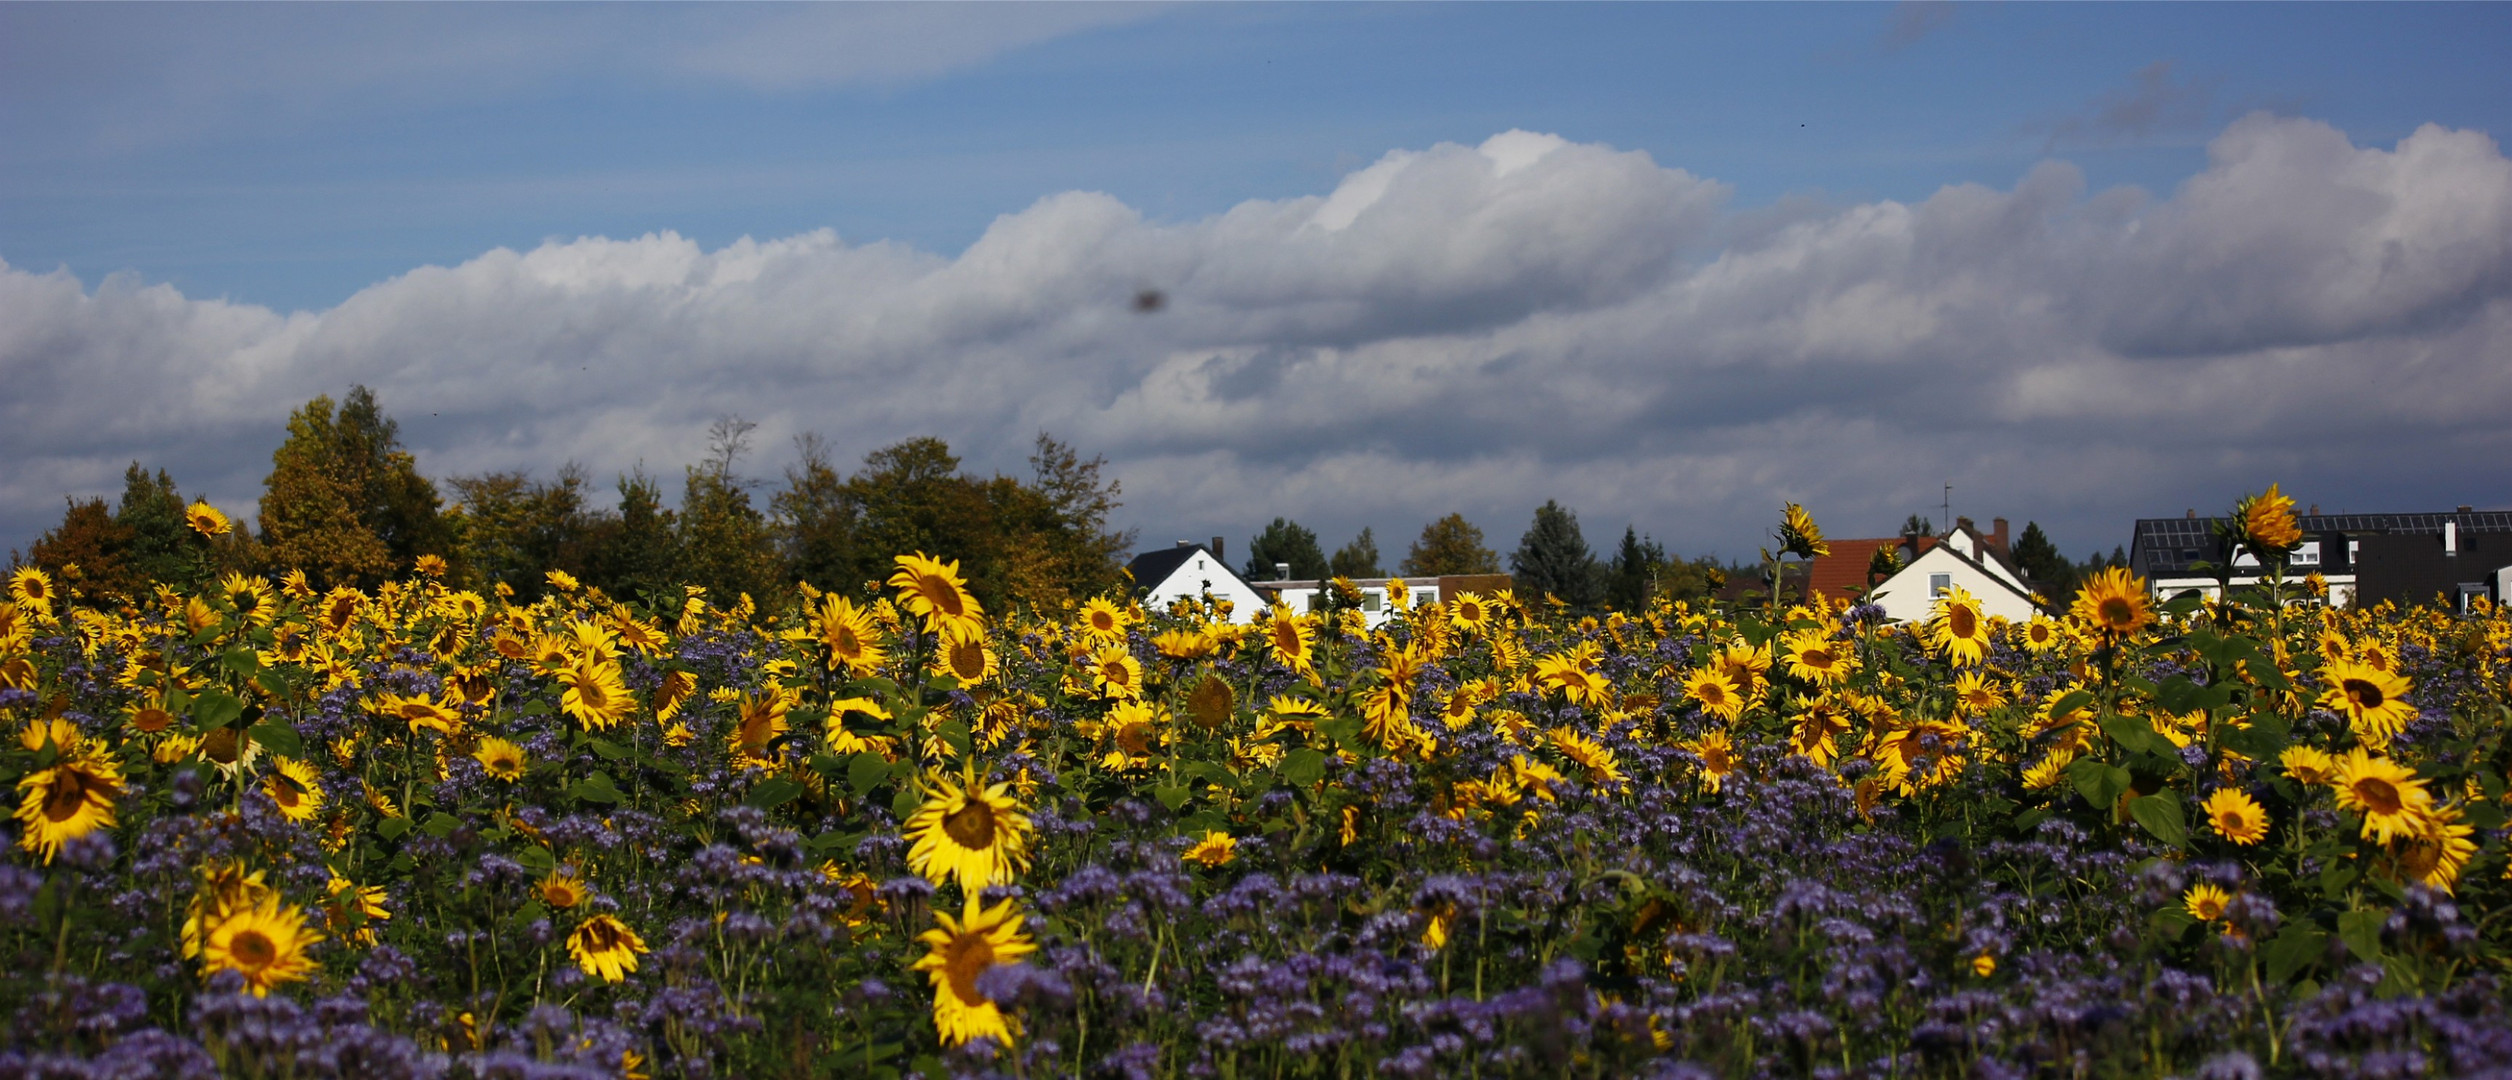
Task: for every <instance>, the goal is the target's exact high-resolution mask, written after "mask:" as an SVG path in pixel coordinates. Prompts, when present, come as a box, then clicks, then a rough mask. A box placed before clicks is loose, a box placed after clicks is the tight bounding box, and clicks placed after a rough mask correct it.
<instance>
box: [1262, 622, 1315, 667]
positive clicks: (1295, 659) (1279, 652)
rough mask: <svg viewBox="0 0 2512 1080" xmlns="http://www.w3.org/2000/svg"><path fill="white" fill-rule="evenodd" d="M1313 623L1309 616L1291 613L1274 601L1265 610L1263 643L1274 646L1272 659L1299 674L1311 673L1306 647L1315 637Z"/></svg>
mask: <svg viewBox="0 0 2512 1080" xmlns="http://www.w3.org/2000/svg"><path fill="white" fill-rule="evenodd" d="M1316 635H1317V629H1316V625H1315V624H1314V623H1313V622H1312V621H1311V620H1309V619H1307V618H1305V617H1303V616H1299V615H1293V614H1291V609H1290V608H1287V607H1284V606H1282V605H1280V604H1275V605H1274V606H1273V610H1271V611H1269V612H1266V613H1265V644H1266V645H1267V646H1269V647H1271V648H1272V649H1273V655H1274V659H1276V660H1279V661H1281V662H1282V666H1284V667H1287V668H1290V669H1291V670H1293V671H1296V672H1299V673H1300V674H1302V675H1308V676H1312V677H1313V676H1314V675H1315V674H1316V669H1314V668H1311V667H1310V666H1309V649H1310V645H1311V643H1312V642H1314V641H1315V640H1316Z"/></svg>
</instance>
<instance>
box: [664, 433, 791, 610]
mask: <svg viewBox="0 0 2512 1080" xmlns="http://www.w3.org/2000/svg"><path fill="white" fill-rule="evenodd" d="M757 426H758V425H756V424H752V423H751V422H749V421H747V420H743V419H741V418H739V417H725V418H723V419H720V420H717V421H716V422H715V426H714V428H713V429H712V430H710V431H709V432H708V433H707V442H708V454H707V460H706V461H704V462H702V463H700V464H696V465H692V466H689V468H688V479H687V483H686V486H685V487H683V489H682V494H681V498H680V550H681V556H682V570H683V571H684V573H685V574H686V576H687V579H688V583H689V584H692V585H699V586H703V587H705V588H706V589H707V592H708V600H709V602H711V603H714V604H719V605H723V606H727V607H729V606H731V605H732V604H734V603H735V602H737V598H738V597H740V596H742V595H743V594H748V595H749V596H750V597H752V598H753V599H755V600H759V601H762V602H767V601H771V600H772V599H773V598H774V597H775V595H776V594H775V593H774V592H773V591H771V590H774V589H776V588H777V587H778V586H779V585H780V584H781V583H780V582H778V581H777V580H776V570H777V563H776V548H775V542H774V539H773V537H771V536H770V535H769V532H768V521H767V515H765V514H762V513H760V512H759V509H758V508H757V507H755V506H752V505H751V504H750V489H749V485H748V484H747V483H746V482H745V481H743V480H742V478H741V477H740V476H739V475H737V474H735V473H734V472H733V466H734V464H735V463H737V462H738V461H739V460H740V458H741V455H742V454H743V453H745V452H747V451H748V450H749V448H750V432H751V430H752V429H753V428H755V427H757Z"/></svg>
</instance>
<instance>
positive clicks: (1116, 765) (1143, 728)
mask: <svg viewBox="0 0 2512 1080" xmlns="http://www.w3.org/2000/svg"><path fill="white" fill-rule="evenodd" d="M1162 719H1163V717H1162V715H1161V714H1160V713H1159V712H1157V711H1155V710H1153V709H1152V708H1151V707H1150V706H1148V705H1145V704H1143V703H1142V702H1139V701H1121V702H1118V703H1117V706H1116V707H1115V708H1113V709H1110V710H1108V717H1107V719H1106V720H1105V721H1103V722H1101V723H1100V725H1099V731H1100V734H1102V735H1105V736H1107V738H1108V741H1109V742H1110V743H1111V744H1113V745H1112V746H1111V748H1110V749H1109V750H1108V754H1107V756H1106V757H1105V758H1102V759H1101V760H1100V764H1101V765H1102V766H1103V767H1106V768H1110V769H1133V768H1143V767H1148V766H1149V765H1150V764H1151V752H1152V751H1153V750H1154V749H1156V748H1157V747H1159V746H1160V745H1161V744H1163V743H1165V742H1167V741H1168V739H1167V733H1166V732H1165V731H1164V730H1162V727H1163V725H1162V724H1161V720H1162Z"/></svg>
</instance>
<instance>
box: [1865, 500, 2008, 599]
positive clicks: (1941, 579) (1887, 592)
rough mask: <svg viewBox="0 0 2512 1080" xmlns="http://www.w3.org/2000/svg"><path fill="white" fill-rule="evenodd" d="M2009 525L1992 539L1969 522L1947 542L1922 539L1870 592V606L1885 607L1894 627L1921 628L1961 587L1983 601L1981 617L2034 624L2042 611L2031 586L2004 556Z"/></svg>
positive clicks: (1947, 536) (1956, 529)
mask: <svg viewBox="0 0 2512 1080" xmlns="http://www.w3.org/2000/svg"><path fill="white" fill-rule="evenodd" d="M2005 524H2006V523H2005V521H2004V520H2003V519H2001V520H2000V521H1999V522H1998V531H1997V535H1996V536H1995V537H1994V538H1992V537H1983V536H1981V535H1980V533H1979V532H1978V531H1977V530H1975V529H1973V528H1972V526H1971V522H1969V521H1968V520H1965V521H1961V522H1958V523H1956V524H1955V526H1954V528H1953V531H1951V532H1948V533H1946V534H1945V535H1944V536H1941V537H1935V538H1925V537H1923V538H1920V540H1919V541H1918V542H1917V544H1916V545H1915V546H1916V547H1917V548H1918V553H1917V554H1916V555H1913V556H1911V558H1910V561H1909V562H1908V563H1907V564H1905V565H1904V566H1903V567H1902V568H1901V569H1900V570H1899V571H1897V572H1896V573H1894V574H1893V576H1891V577H1888V578H1885V579H1884V580H1883V582H1882V583H1880V584H1878V585H1876V586H1875V587H1874V588H1873V589H1870V590H1868V592H1867V594H1866V599H1867V602H1868V603H1871V604H1875V605H1877V606H1879V607H1882V608H1883V609H1884V616H1885V617H1886V618H1888V619H1891V620H1893V621H1895V622H1921V621H1924V620H1926V619H1927V617H1928V615H1929V614H1930V613H1931V612H1932V611H1934V610H1935V608H1936V598H1937V597H1938V596H1941V595H1943V594H1944V593H1945V591H1946V590H1947V589H1949V588H1956V587H1959V588H1961V589H1962V590H1963V591H1964V592H1967V593H1970V594H1971V595H1972V597H1973V598H1975V599H1977V600H1978V601H1980V613H1981V614H1983V615H2001V616H2004V617H2006V618H2007V619H2010V620H2013V621H2016V622H2022V621H2024V620H2026V619H2029V618H2031V617H2032V615H2033V612H2035V611H2038V610H2039V606H2038V605H2036V604H2034V603H2033V602H2032V586H2030V585H2028V584H2026V583H2025V582H2024V576H2023V574H2022V573H2021V572H2020V571H2018V570H2017V569H2016V568H2015V567H2014V566H2013V565H2012V564H2011V562H2010V559H2011V556H2009V555H2007V553H2006V545H2005V544H2004V543H2003V542H2002V541H2003V539H2004V534H2005V531H2006V529H2005ZM1905 550H1907V549H1905Z"/></svg>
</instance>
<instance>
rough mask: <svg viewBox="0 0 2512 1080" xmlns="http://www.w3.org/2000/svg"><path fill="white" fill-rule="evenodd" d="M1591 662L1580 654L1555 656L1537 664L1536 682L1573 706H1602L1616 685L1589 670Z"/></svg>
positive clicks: (1558, 654) (1572, 653) (1538, 661)
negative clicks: (1558, 693) (1559, 694)
mask: <svg viewBox="0 0 2512 1080" xmlns="http://www.w3.org/2000/svg"><path fill="white" fill-rule="evenodd" d="M1589 662H1590V661H1589V657H1587V656H1585V655H1583V654H1582V653H1581V652H1567V653H1554V654H1553V655H1551V656H1547V657H1544V658H1543V659H1541V660H1537V661H1536V662H1535V679H1536V681H1537V682H1540V683H1543V684H1544V685H1545V686H1548V687H1551V688H1553V689H1556V690H1559V691H1561V694H1562V697H1564V698H1566V699H1568V700H1569V702H1570V703H1571V704H1573V705H1595V704H1599V703H1602V702H1604V701H1605V700H1606V699H1607V697H1608V696H1609V695H1611V694H1612V693H1613V685H1612V684H1610V683H1608V682H1606V681H1605V677H1604V676H1602V675H1599V674H1597V673H1595V672H1593V671H1590V670H1588V666H1587V665H1588V663H1589Z"/></svg>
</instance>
